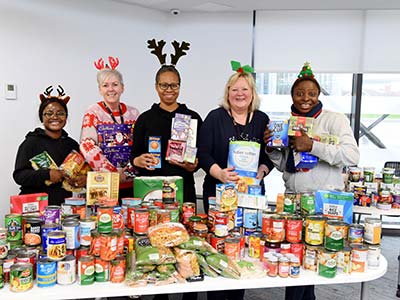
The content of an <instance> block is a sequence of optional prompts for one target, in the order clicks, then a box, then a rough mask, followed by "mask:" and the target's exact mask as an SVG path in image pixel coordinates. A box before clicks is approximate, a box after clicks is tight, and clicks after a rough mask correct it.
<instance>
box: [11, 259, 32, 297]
mask: <svg viewBox="0 0 400 300" xmlns="http://www.w3.org/2000/svg"><path fill="white" fill-rule="evenodd" d="M32 287H33V266H32V264H31V263H16V264H13V265H12V266H11V268H10V290H11V291H12V292H25V291H28V290H30V289H31V288H32Z"/></svg>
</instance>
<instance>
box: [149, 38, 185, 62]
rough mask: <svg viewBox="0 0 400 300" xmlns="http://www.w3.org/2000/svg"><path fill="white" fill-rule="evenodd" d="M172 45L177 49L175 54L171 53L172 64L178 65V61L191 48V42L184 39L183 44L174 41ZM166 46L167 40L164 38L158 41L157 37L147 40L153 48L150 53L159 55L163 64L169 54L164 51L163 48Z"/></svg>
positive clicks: (150, 47)
mask: <svg viewBox="0 0 400 300" xmlns="http://www.w3.org/2000/svg"><path fill="white" fill-rule="evenodd" d="M171 45H172V46H173V47H174V49H175V54H172V53H171V54H170V55H171V65H173V66H176V64H177V63H178V60H179V59H180V58H181V57H182V56H184V55H186V52H185V51H188V50H189V49H190V43H188V42H185V41H182V43H181V44H179V42H177V41H173V42H172V43H171ZM164 46H165V41H164V40H159V41H158V42H157V41H156V40H155V39H152V40H148V41H147V48H149V49H153V50H151V51H150V53H152V54H154V55H155V56H157V58H158V60H159V61H160V64H161V65H162V66H163V65H165V64H166V63H165V58H166V56H167V54H166V53H163V52H162V49H163V48H164Z"/></svg>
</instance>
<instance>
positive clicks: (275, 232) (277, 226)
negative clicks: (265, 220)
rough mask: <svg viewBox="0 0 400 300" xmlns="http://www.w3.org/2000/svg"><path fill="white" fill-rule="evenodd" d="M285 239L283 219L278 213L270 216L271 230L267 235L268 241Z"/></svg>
mask: <svg viewBox="0 0 400 300" xmlns="http://www.w3.org/2000/svg"><path fill="white" fill-rule="evenodd" d="M284 240H285V219H284V218H282V217H281V216H279V215H274V216H272V217H271V230H270V234H269V235H268V236H267V241H269V242H283V241H284Z"/></svg>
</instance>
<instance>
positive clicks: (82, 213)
mask: <svg viewBox="0 0 400 300" xmlns="http://www.w3.org/2000/svg"><path fill="white" fill-rule="evenodd" d="M71 210H72V214H77V215H79V218H80V219H81V220H82V219H85V218H86V205H72V206H71Z"/></svg>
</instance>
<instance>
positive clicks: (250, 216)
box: [243, 208, 257, 229]
mask: <svg viewBox="0 0 400 300" xmlns="http://www.w3.org/2000/svg"><path fill="white" fill-rule="evenodd" d="M243 225H244V228H249V229H255V228H257V210H256V209H248V208H245V209H244V211H243Z"/></svg>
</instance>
